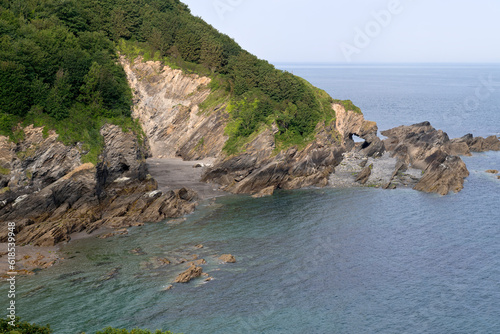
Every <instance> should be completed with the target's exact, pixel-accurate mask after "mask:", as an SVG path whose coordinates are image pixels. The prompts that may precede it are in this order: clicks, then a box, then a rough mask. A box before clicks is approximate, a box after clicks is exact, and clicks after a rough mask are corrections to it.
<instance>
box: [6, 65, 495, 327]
mask: <svg viewBox="0 0 500 334" xmlns="http://www.w3.org/2000/svg"><path fill="white" fill-rule="evenodd" d="M276 66H277V67H278V68H280V69H283V70H287V71H289V72H292V73H294V74H296V75H298V76H301V77H303V78H305V79H307V80H308V81H310V82H311V83H312V84H314V85H315V86H317V87H319V88H322V89H324V90H325V91H327V92H328V93H329V94H330V95H331V96H332V97H334V98H337V99H350V100H352V101H353V103H354V104H355V105H357V106H359V107H360V108H361V109H362V111H363V112H364V115H365V118H366V119H369V120H373V121H376V122H377V123H378V126H379V129H380V130H385V129H389V128H392V127H395V126H399V125H403V124H404V125H410V124H414V123H419V122H422V121H430V122H431V124H432V125H433V126H434V127H435V128H437V129H442V130H444V131H445V132H447V133H448V134H449V136H450V138H453V137H460V136H463V135H465V134H467V133H472V134H474V135H477V136H489V135H497V136H498V135H500V66H498V64H491V65H488V64H486V65H485V64H477V65H476V64H445V65H444V64H382V65H381V64H362V65H359V64H358V65H340V64H305V63H304V64H299V63H294V64H276ZM463 160H464V161H465V163H466V164H467V167H468V169H469V171H470V176H469V177H468V178H467V179H466V182H465V188H464V189H463V191H461V192H460V193H458V194H450V195H448V196H439V195H436V194H426V193H421V192H417V191H414V190H412V189H396V190H382V189H376V188H355V189H328V188H322V189H302V190H295V191H277V192H276V193H275V194H274V195H273V196H271V197H267V198H260V199H254V198H251V197H249V196H245V195H238V196H236V195H230V196H225V197H219V198H216V199H211V200H206V201H204V202H202V203H200V205H199V207H198V209H197V210H196V211H195V213H193V214H191V215H189V216H187V217H186V219H180V220H179V219H177V220H168V221H165V222H161V223H156V224H146V225H145V226H141V227H134V228H130V229H129V234H128V235H123V236H115V237H112V238H109V239H104V240H103V239H98V238H95V237H92V238H86V239H79V240H74V241H72V242H70V243H68V244H66V245H63V246H62V247H61V255H62V256H63V257H64V258H65V259H64V261H62V262H60V263H59V264H58V265H56V266H54V267H52V268H49V269H46V270H41V271H37V272H36V274H35V275H32V276H28V277H20V278H18V280H17V293H16V311H17V315H19V316H20V317H21V318H22V319H23V320H26V321H29V322H33V323H37V324H50V326H51V328H52V329H53V330H54V333H56V334H58V333H63V334H73V333H81V332H86V333H95V332H96V331H98V330H101V329H103V328H104V327H107V326H113V327H118V328H127V329H132V328H136V327H138V328H145V329H151V330H156V329H163V330H170V331H172V332H174V333H184V334H201V333H211V334H216V333H221V334H222V333H224V334H228V333H231V334H233V333H266V334H278V333H309V334H314V333H318V334H328V333H332V334H336V333H338V334H344V333H345V334H348V333H349V334H363V333H384V334H385V333H387V334H404V333H407V334H416V333H435V334H445V333H446V334H448V333H454V334H459V333H463V334H471V333H477V334H491V333H500V180H498V179H497V177H496V176H495V175H493V174H488V173H486V172H485V171H486V170H488V169H500V152H486V153H475V154H473V156H471V157H463ZM200 244H201V245H203V248H197V247H196V245H200ZM198 247H200V246H198ZM228 253H229V254H232V255H234V256H235V258H236V260H237V262H236V263H233V264H224V263H221V261H220V260H218V257H219V256H220V255H221V254H228ZM196 258H198V259H205V260H206V262H207V264H206V265H204V271H205V272H206V273H207V274H208V275H209V276H208V277H211V278H212V280H210V281H205V279H206V278H207V277H206V276H204V277H202V278H200V279H197V280H194V281H191V282H190V283H188V284H172V282H173V280H174V279H175V278H176V275H177V274H178V273H179V272H182V271H184V270H185V269H186V268H187V267H186V263H180V262H183V261H188V262H189V261H191V260H194V259H196ZM161 259H168V260H169V261H170V262H171V264H168V265H165V264H164V263H165V262H162V261H164V260H161ZM170 285H173V287H172V288H171V289H169V287H170ZM7 302H8V301H7V285H6V284H1V285H0V305H3V306H2V309H3V310H4V313H6V308H7Z"/></svg>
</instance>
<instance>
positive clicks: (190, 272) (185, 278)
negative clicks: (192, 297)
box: [174, 265, 203, 283]
mask: <svg viewBox="0 0 500 334" xmlns="http://www.w3.org/2000/svg"><path fill="white" fill-rule="evenodd" d="M202 274H203V268H201V267H199V266H196V265H192V266H191V267H189V268H188V269H187V270H186V271H184V272H182V273H180V274H179V275H178V276H177V278H176V279H175V281H174V283H188V282H189V281H191V280H192V279H195V278H197V277H200V276H201V275H202Z"/></svg>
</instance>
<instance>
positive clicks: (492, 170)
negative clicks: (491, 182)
mask: <svg viewBox="0 0 500 334" xmlns="http://www.w3.org/2000/svg"><path fill="white" fill-rule="evenodd" d="M486 173H489V174H498V170H496V169H488V170H487V171H486Z"/></svg>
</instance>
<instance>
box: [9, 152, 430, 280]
mask: <svg viewBox="0 0 500 334" xmlns="http://www.w3.org/2000/svg"><path fill="white" fill-rule="evenodd" d="M345 158H346V159H345V160H344V162H343V163H342V164H341V165H339V166H338V167H337V168H336V171H335V172H334V173H332V174H331V175H330V178H329V182H328V184H327V185H326V186H324V187H322V188H323V189H324V188H326V189H339V188H340V189H345V188H385V187H384V184H385V183H386V182H388V181H389V180H390V177H391V173H392V170H393V166H394V165H395V164H396V162H397V159H396V158H394V157H390V156H389V155H388V153H386V154H384V155H383V156H381V157H379V158H368V159H366V158H364V157H362V156H361V155H359V156H358V155H357V154H353V153H348V154H346V157H345ZM213 161H214V159H205V160H200V161H183V160H182V159H181V158H162V159H148V160H147V164H148V167H149V168H151V170H150V173H151V174H152V176H153V177H154V178H155V179H157V182H158V190H160V191H162V192H166V191H170V190H173V189H176V188H178V187H182V186H181V184H187V185H186V186H187V187H188V188H190V189H193V190H195V191H196V192H197V193H198V196H199V201H202V202H208V201H213V200H215V199H216V198H218V197H224V196H229V195H233V194H232V193H229V192H225V191H222V190H219V189H217V188H216V187H217V185H215V184H209V183H204V182H200V181H196V180H199V179H200V178H201V175H202V172H203V170H204V168H206V167H207V166H210V165H211V164H212V163H213ZM360 163H361V165H360ZM370 164H373V166H374V167H373V173H372V174H371V175H370V177H369V178H368V180H367V182H366V183H360V182H358V181H356V177H357V175H358V174H359V173H360V172H361V171H362V170H363V166H364V165H370ZM197 165H200V167H196V168H195V167H194V166H197ZM387 167H390V168H387ZM163 171H165V173H163ZM417 174H421V171H420V170H417V169H410V170H409V171H408V173H405V175H406V176H407V178H406V180H407V181H408V183H400V184H397V187H393V188H390V189H396V188H401V189H404V188H408V187H413V186H414V185H415V184H416V182H418V176H419V175H417ZM420 176H421V175H420ZM307 188H311V189H314V188H316V187H306V188H305V189H307ZM241 195H245V194H241ZM172 219H173V218H172ZM179 219H181V220H185V216H182V217H179V218H177V220H179ZM124 234H128V229H127V228H110V227H102V228H99V229H97V230H95V231H92V232H91V233H87V232H84V231H83V232H77V233H72V234H71V235H70V240H69V241H68V242H65V243H61V244H57V245H55V246H32V245H24V246H17V247H16V266H17V267H18V269H17V270H16V271H17V272H18V275H19V276H27V275H28V276H29V275H34V274H35V273H36V271H38V270H43V269H47V268H50V267H52V266H54V265H57V264H59V263H61V262H62V261H63V260H65V258H64V256H63V254H61V253H60V249H61V246H63V245H65V244H67V243H70V242H71V241H76V240H82V239H87V238H92V237H95V238H101V239H107V238H110V237H114V236H117V235H124ZM6 251H7V243H0V282H1V281H4V280H5V278H7V277H8V276H7V275H6V273H7V272H8V271H9V270H8V263H7V261H3V260H4V259H6V258H7V252H6Z"/></svg>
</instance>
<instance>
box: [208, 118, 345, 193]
mask: <svg viewBox="0 0 500 334" xmlns="http://www.w3.org/2000/svg"><path fill="white" fill-rule="evenodd" d="M317 130H318V131H317V136H316V138H315V140H314V141H313V142H312V143H310V144H308V145H307V146H306V147H305V148H303V149H298V148H297V147H292V148H289V149H287V150H283V151H281V152H279V153H278V154H277V155H275V154H274V150H275V142H274V134H275V133H276V131H277V128H276V127H274V126H273V127H272V128H269V129H265V130H264V131H262V132H261V133H260V134H259V135H258V136H257V137H256V138H255V139H254V140H253V141H252V142H250V143H249V144H248V145H247V146H246V147H245V149H244V151H245V153H243V154H240V155H237V156H231V157H228V158H226V159H221V160H219V161H218V162H216V163H215V164H214V167H212V168H209V169H208V170H207V172H206V173H205V174H204V176H203V180H205V181H209V182H215V183H219V184H221V185H222V186H223V187H222V189H223V190H225V191H229V192H233V193H247V194H256V193H259V192H261V191H262V190H264V189H266V192H268V193H271V190H272V189H277V188H280V189H298V188H303V187H309V186H326V185H327V184H328V177H329V175H330V173H332V172H333V169H334V167H335V166H336V165H337V164H338V163H339V162H340V161H341V160H342V153H343V152H344V149H343V148H342V147H341V146H340V145H339V143H338V133H337V132H336V130H335V128H334V127H333V126H325V125H324V124H323V125H319V126H318V129H317Z"/></svg>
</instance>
